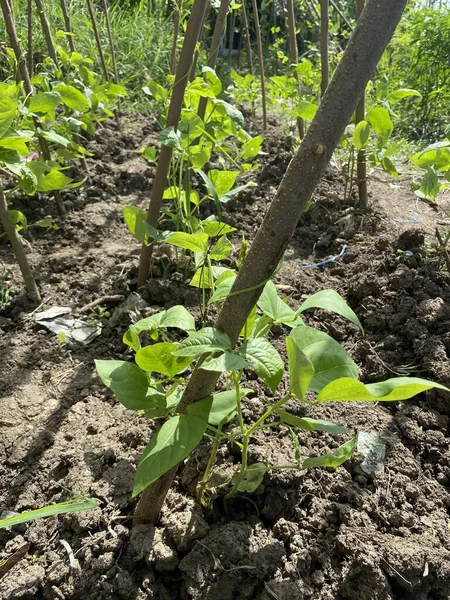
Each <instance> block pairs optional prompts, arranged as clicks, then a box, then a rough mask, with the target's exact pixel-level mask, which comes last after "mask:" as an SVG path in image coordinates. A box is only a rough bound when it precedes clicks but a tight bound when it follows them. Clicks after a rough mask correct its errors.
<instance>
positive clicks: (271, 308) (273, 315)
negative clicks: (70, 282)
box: [257, 281, 303, 327]
mask: <svg viewBox="0 0 450 600" xmlns="http://www.w3.org/2000/svg"><path fill="white" fill-rule="evenodd" d="M257 306H258V308H260V309H261V310H262V312H263V313H264V314H265V315H267V316H268V317H269V318H270V319H271V320H272V321H273V322H274V323H283V324H284V325H288V326H289V327H295V326H296V325H301V324H302V323H303V321H302V319H301V318H300V317H299V316H298V315H297V314H296V312H295V311H294V310H293V309H292V308H291V307H290V306H289V305H288V304H286V302H283V300H282V299H281V298H280V297H279V295H278V291H277V288H276V286H275V284H274V283H273V281H268V282H267V283H266V285H265V286H264V289H263V292H262V294H261V296H260V297H259V300H258V303H257Z"/></svg>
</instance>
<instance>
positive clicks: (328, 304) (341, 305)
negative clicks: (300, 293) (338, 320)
mask: <svg viewBox="0 0 450 600" xmlns="http://www.w3.org/2000/svg"><path fill="white" fill-rule="evenodd" d="M308 308H324V309H325V310H330V311H331V312H334V313H336V314H338V315H341V317H344V318H345V319H347V320H348V321H351V322H352V323H354V324H355V325H357V326H358V327H359V328H360V329H361V331H362V332H363V333H364V329H363V326H362V325H361V321H360V320H359V319H358V317H357V316H356V314H355V313H354V312H353V310H352V309H351V308H350V306H349V305H348V304H347V302H346V301H345V300H344V298H342V296H341V295H340V294H338V293H337V292H336V291H335V290H321V291H320V292H317V293H316V294H313V295H312V296H309V298H307V299H306V300H305V301H304V302H303V304H302V305H301V306H300V308H299V309H298V312H299V313H302V312H304V311H305V310H308Z"/></svg>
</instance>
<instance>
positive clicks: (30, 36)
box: [27, 0, 34, 77]
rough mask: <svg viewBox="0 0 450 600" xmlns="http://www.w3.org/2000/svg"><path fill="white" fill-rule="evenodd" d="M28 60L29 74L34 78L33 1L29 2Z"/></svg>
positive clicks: (28, 0) (29, 0)
mask: <svg viewBox="0 0 450 600" xmlns="http://www.w3.org/2000/svg"><path fill="white" fill-rule="evenodd" d="M27 59H28V61H27V62H28V73H29V74H30V77H33V71H34V60H33V0H27Z"/></svg>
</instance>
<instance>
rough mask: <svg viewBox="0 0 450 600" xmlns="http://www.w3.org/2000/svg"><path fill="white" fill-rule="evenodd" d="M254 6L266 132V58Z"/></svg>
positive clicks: (254, 5) (254, 3)
mask: <svg viewBox="0 0 450 600" xmlns="http://www.w3.org/2000/svg"><path fill="white" fill-rule="evenodd" d="M252 4H253V17H254V19H255V29H256V45H257V48H258V62H259V74H260V77H261V102H262V110H263V129H264V131H265V130H266V129H267V109H266V82H265V81H264V57H263V48H262V39H261V26H260V24H259V14H258V2H257V0H252Z"/></svg>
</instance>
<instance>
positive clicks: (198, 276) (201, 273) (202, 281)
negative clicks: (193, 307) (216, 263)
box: [189, 265, 214, 290]
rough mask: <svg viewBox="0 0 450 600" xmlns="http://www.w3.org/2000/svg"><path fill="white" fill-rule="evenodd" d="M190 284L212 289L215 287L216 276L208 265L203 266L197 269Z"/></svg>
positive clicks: (202, 288)
mask: <svg viewBox="0 0 450 600" xmlns="http://www.w3.org/2000/svg"><path fill="white" fill-rule="evenodd" d="M189 285H191V286H192V287H196V288H200V289H201V290H210V289H211V288H212V287H213V285H214V277H213V274H212V273H211V270H210V269H209V268H208V266H207V265H204V266H201V267H199V268H198V269H197V270H196V271H195V273H194V277H193V278H192V279H191V281H190V282H189Z"/></svg>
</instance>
